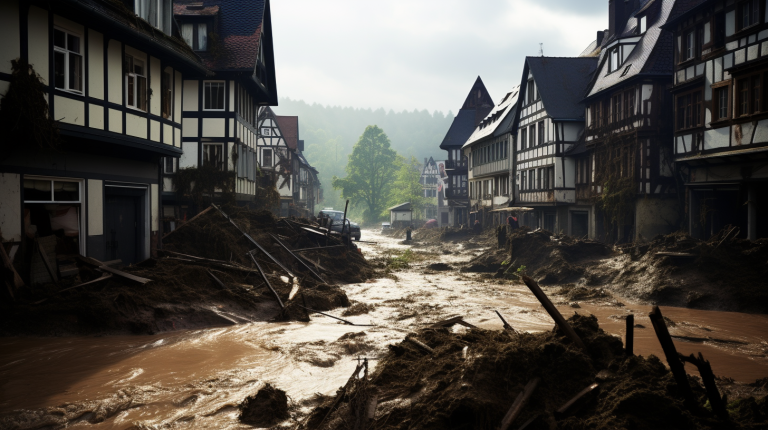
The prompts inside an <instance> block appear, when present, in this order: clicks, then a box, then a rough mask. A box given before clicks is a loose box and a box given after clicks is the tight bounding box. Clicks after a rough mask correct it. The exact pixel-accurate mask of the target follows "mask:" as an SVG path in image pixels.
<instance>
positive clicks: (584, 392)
mask: <svg viewBox="0 0 768 430" xmlns="http://www.w3.org/2000/svg"><path fill="white" fill-rule="evenodd" d="M599 386H600V384H598V383H597V382H595V383H594V384H591V385H590V386H588V387H587V388H585V389H583V390H581V391H579V393H578V394H576V395H575V396H573V398H572V399H571V400H568V401H567V402H565V404H564V405H563V406H560V408H558V410H557V412H556V413H557V414H559V415H564V414H565V413H567V412H568V409H570V408H571V407H572V406H573V405H574V404H575V403H576V402H578V401H579V400H581V399H582V398H584V396H586V395H587V394H589V393H591V392H593V391H594V390H596V389H597V387H599Z"/></svg>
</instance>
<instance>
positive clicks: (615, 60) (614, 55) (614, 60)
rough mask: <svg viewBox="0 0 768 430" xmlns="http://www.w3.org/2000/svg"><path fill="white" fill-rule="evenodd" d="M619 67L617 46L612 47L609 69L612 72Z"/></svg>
mask: <svg viewBox="0 0 768 430" xmlns="http://www.w3.org/2000/svg"><path fill="white" fill-rule="evenodd" d="M618 68H619V48H618V47H616V48H613V49H612V50H611V64H610V69H609V71H611V72H614V71H616V69H618Z"/></svg>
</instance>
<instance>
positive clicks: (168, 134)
mask: <svg viewBox="0 0 768 430" xmlns="http://www.w3.org/2000/svg"><path fill="white" fill-rule="evenodd" d="M163 143H165V144H167V145H173V127H171V126H170V125H168V124H163Z"/></svg>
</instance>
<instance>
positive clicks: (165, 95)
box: [160, 71, 173, 118]
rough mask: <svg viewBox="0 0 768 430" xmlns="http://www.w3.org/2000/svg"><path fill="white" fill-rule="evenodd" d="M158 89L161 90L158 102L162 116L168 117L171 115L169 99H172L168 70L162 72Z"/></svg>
mask: <svg viewBox="0 0 768 430" xmlns="http://www.w3.org/2000/svg"><path fill="white" fill-rule="evenodd" d="M160 90H161V91H162V95H161V99H160V103H161V105H162V106H161V107H162V113H163V118H170V116H171V112H172V109H171V100H173V86H171V74H170V73H169V72H167V71H166V72H163V77H162V81H161V82H160Z"/></svg>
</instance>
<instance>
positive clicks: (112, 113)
mask: <svg viewBox="0 0 768 430" xmlns="http://www.w3.org/2000/svg"><path fill="white" fill-rule="evenodd" d="M110 92H111V90H110ZM109 131H111V132H113V133H122V132H123V113H122V112H120V111H119V110H115V109H110V110H109Z"/></svg>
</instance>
